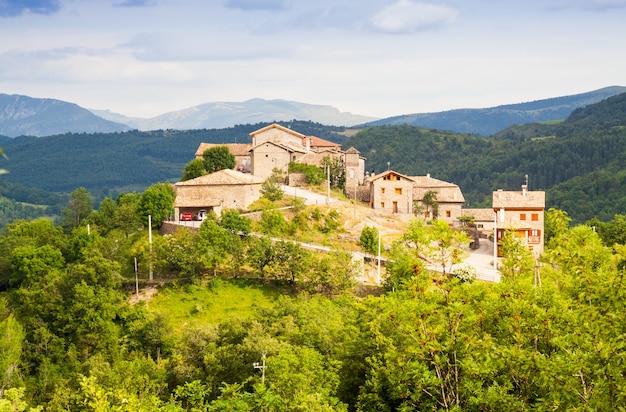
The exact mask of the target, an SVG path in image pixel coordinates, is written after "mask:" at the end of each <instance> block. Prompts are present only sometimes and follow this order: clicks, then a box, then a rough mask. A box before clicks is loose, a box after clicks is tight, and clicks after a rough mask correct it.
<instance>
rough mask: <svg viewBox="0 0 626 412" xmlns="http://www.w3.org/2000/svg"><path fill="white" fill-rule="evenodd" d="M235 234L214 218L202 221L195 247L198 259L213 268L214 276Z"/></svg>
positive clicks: (224, 259) (226, 254) (223, 260)
mask: <svg viewBox="0 0 626 412" xmlns="http://www.w3.org/2000/svg"><path fill="white" fill-rule="evenodd" d="M235 236H236V235H233V234H232V233H231V232H230V231H228V230H226V229H224V228H223V227H221V226H219V225H218V224H217V222H216V221H214V220H211V219H205V220H204V221H203V222H202V225H201V226H200V231H199V232H198V238H197V244H196V247H197V251H198V254H199V257H200V261H201V262H202V263H203V264H204V266H205V267H207V268H213V275H214V276H215V275H217V268H218V266H220V265H221V264H222V263H224V262H225V261H226V259H227V257H228V253H229V251H230V250H231V249H230V247H231V244H232V242H233V238H234V237H235Z"/></svg>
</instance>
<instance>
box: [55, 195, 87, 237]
mask: <svg viewBox="0 0 626 412" xmlns="http://www.w3.org/2000/svg"><path fill="white" fill-rule="evenodd" d="M91 202H92V200H91V194H90V193H89V192H88V191H87V189H85V188H84V187H80V188H78V189H76V190H74V191H73V192H72V193H71V195H70V200H69V203H68V205H67V207H66V208H65V209H64V210H63V212H62V215H63V220H62V221H61V226H62V227H63V229H64V230H65V231H66V232H67V233H69V232H71V231H72V229H74V228H75V227H78V226H79V225H80V224H81V223H82V222H83V220H84V219H86V218H87V217H88V216H89V214H90V213H91V212H92V211H93V206H92V204H91Z"/></svg>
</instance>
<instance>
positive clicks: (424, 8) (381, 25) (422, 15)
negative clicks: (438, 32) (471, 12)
mask: <svg viewBox="0 0 626 412" xmlns="http://www.w3.org/2000/svg"><path fill="white" fill-rule="evenodd" d="M457 15H458V13H457V11H456V10H455V9H453V8H451V7H448V6H444V5H439V4H433V3H422V2H415V1H411V0H398V1H396V2H395V3H393V4H390V5H388V6H386V7H385V8H383V9H382V10H381V11H380V12H378V13H377V14H376V15H374V16H373V17H372V19H371V23H372V26H373V27H374V28H376V29H377V30H380V31H384V32H388V33H412V32H416V31H420V30H425V29H430V28H434V27H438V26H441V25H444V24H446V23H449V22H451V21H453V20H454V19H455V18H456V17H457Z"/></svg>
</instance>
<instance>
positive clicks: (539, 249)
mask: <svg viewBox="0 0 626 412" xmlns="http://www.w3.org/2000/svg"><path fill="white" fill-rule="evenodd" d="M544 223H545V222H544V210H543V209H541V210H538V209H524V208H509V209H505V208H499V209H497V219H496V224H497V228H498V231H499V234H498V237H501V236H502V232H503V231H505V230H507V229H508V230H514V231H516V232H517V233H518V235H519V237H520V238H521V239H522V240H523V241H524V242H525V243H526V244H527V246H528V248H529V249H530V250H532V251H533V253H537V254H541V253H543V249H544V242H545V227H544V226H545V224H544Z"/></svg>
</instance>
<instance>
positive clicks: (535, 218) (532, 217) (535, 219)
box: [531, 213, 539, 222]
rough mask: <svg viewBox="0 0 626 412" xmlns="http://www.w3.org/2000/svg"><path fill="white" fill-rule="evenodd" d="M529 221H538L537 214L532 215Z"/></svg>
mask: <svg viewBox="0 0 626 412" xmlns="http://www.w3.org/2000/svg"><path fill="white" fill-rule="evenodd" d="M531 220H532V221H533V222H537V221H539V214H538V213H533V214H532V215H531Z"/></svg>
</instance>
